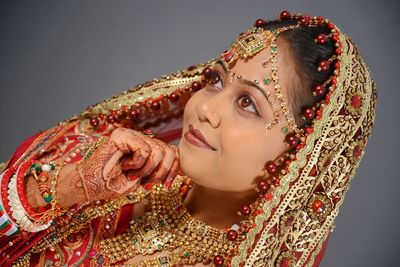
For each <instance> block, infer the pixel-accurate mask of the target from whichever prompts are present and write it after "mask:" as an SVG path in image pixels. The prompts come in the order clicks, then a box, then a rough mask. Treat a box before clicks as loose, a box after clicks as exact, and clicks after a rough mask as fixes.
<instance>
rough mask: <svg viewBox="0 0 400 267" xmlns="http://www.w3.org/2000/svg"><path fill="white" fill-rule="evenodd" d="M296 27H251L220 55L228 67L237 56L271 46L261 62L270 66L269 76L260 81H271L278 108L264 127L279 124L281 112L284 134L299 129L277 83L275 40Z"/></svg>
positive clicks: (251, 53) (267, 83) (248, 54)
mask: <svg viewBox="0 0 400 267" xmlns="http://www.w3.org/2000/svg"><path fill="white" fill-rule="evenodd" d="M296 27H297V25H294V26H288V27H283V28H279V29H277V30H275V31H273V32H272V31H269V30H265V29H264V28H262V27H252V28H250V29H249V30H248V31H247V32H244V33H241V34H240V35H239V38H238V39H237V40H235V41H234V42H233V43H232V45H231V48H230V49H229V50H227V51H225V52H224V53H223V55H222V58H223V60H224V61H225V62H226V64H227V65H228V66H229V67H231V66H233V65H234V64H235V63H236V61H237V60H238V59H239V58H241V59H244V60H246V59H248V58H251V57H253V56H254V55H256V54H258V53H259V52H260V51H262V50H264V49H265V48H267V47H268V46H270V47H271V55H270V57H269V58H268V59H266V60H265V61H263V63H262V67H263V68H266V67H268V66H269V65H270V66H271V76H270V77H265V78H264V79H263V82H262V83H263V85H265V86H267V85H269V84H271V83H273V85H274V96H275V98H276V99H278V101H279V110H275V111H274V119H273V121H272V122H270V123H268V124H267V125H266V129H268V130H270V129H272V128H273V127H274V126H275V125H278V124H280V123H281V122H282V120H280V114H279V113H282V114H283V115H284V116H285V118H286V121H287V123H288V125H287V126H285V127H283V128H282V132H283V133H284V134H287V133H288V132H289V130H292V131H294V132H296V133H297V132H299V131H300V130H299V128H298V127H297V125H296V123H295V121H294V117H293V115H292V114H291V112H290V111H289V108H288V107H287V104H286V102H285V100H284V96H283V94H282V91H281V86H280V84H279V78H278V67H277V62H278V59H277V45H276V40H277V37H278V35H279V34H280V33H281V32H283V31H286V30H288V29H294V28H296ZM269 63H270V64H269Z"/></svg>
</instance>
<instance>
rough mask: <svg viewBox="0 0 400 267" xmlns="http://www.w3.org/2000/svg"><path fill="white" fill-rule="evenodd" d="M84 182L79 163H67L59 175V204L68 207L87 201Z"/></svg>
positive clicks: (57, 190) (57, 189)
mask: <svg viewBox="0 0 400 267" xmlns="http://www.w3.org/2000/svg"><path fill="white" fill-rule="evenodd" d="M82 183H83V182H82V180H81V177H80V175H79V172H78V170H77V164H76V163H73V164H67V165H65V166H64V167H63V168H62V169H61V170H60V173H59V176H58V182H57V188H56V192H57V194H56V198H57V199H56V200H57V203H58V205H60V207H62V208H68V207H70V206H72V205H74V204H77V203H82V202H86V201H87V198H86V195H85V191H84V188H83V184H82Z"/></svg>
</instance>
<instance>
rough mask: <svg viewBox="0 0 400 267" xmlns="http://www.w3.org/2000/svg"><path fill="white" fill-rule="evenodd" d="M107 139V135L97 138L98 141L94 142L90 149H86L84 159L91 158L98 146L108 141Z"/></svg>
mask: <svg viewBox="0 0 400 267" xmlns="http://www.w3.org/2000/svg"><path fill="white" fill-rule="evenodd" d="M107 139H108V138H107V137H105V136H102V137H100V138H99V139H97V140H96V142H94V143H93V145H91V146H90V147H89V149H88V150H87V151H86V153H85V155H84V156H83V160H87V159H88V158H90V156H91V155H92V154H93V152H94V151H95V150H96V148H98V147H99V146H100V145H101V144H102V143H104V142H105V141H107Z"/></svg>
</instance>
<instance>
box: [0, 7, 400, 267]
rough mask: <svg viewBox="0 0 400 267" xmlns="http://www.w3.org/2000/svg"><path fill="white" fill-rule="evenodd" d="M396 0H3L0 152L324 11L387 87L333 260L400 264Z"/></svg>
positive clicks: (332, 246)
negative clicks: (267, 25)
mask: <svg viewBox="0 0 400 267" xmlns="http://www.w3.org/2000/svg"><path fill="white" fill-rule="evenodd" d="M399 6H400V5H399V4H397V3H396V1H349V0H336V1H321V0H320V1H317V0H314V1H149V0H146V1H133V0H132V1H126V0H118V1H111V0H109V1H100V0H96V1H87V0H86V1H55V0H52V1H15V0H13V1H11V0H10V1H0V100H1V103H0V125H1V126H0V127H1V131H0V161H6V160H7V159H8V157H9V156H10V155H11V154H12V152H13V151H14V150H15V149H16V147H17V146H18V144H19V143H20V142H21V141H22V140H23V139H25V138H27V137H29V136H30V135H32V134H34V133H36V132H37V131H39V130H40V129H47V128H49V127H51V126H53V125H54V124H56V123H57V122H58V121H60V120H63V119H64V118H67V117H69V116H70V115H72V114H74V113H78V112H80V111H81V110H82V109H84V108H85V107H87V106H88V105H90V104H93V103H96V102H98V101H101V100H102V99H104V98H107V97H109V96H111V95H114V94H118V93H119V92H120V91H122V90H124V89H127V88H129V87H131V86H133V85H135V84H137V83H141V82H145V81H147V80H150V79H152V78H154V77H158V76H160V75H161V74H168V73H170V72H172V71H175V70H178V69H181V68H184V67H187V66H190V65H192V64H193V63H199V62H203V61H206V60H208V59H210V58H212V57H214V56H217V55H218V54H219V53H220V52H222V51H224V50H225V49H226V48H228V46H229V45H230V43H231V42H232V41H233V40H234V39H235V38H236V36H237V35H238V34H239V33H240V32H242V31H244V30H246V29H247V28H248V27H249V26H250V25H251V24H252V23H253V22H254V21H255V20H256V19H257V18H259V17H261V18H266V19H270V18H273V17H275V16H276V15H277V14H278V13H279V12H280V11H282V10H285V9H287V10H289V11H292V12H294V13H308V14H310V15H322V16H324V17H327V18H330V19H331V20H332V21H333V22H335V23H336V24H337V25H338V26H339V28H341V29H342V31H343V32H345V33H347V34H349V35H350V36H351V37H352V39H353V40H354V41H355V42H356V43H357V44H358V47H359V49H360V51H361V53H362V55H363V56H364V59H365V61H366V62H367V64H368V66H369V67H370V69H371V71H372V73H373V77H374V78H375V80H376V82H377V87H378V110H377V117H376V125H375V129H374V131H373V135H372V138H371V139H370V142H369V143H368V145H367V149H366V154H365V156H364V159H363V161H362V162H361V165H360V168H359V169H358V172H357V175H356V177H355V179H354V180H353V182H352V186H351V188H350V191H349V193H348V194H347V197H346V201H345V203H344V205H343V206H342V209H341V212H340V214H339V216H338V218H337V220H336V224H335V225H336V228H335V230H334V232H333V234H332V235H331V240H330V242H329V245H328V248H327V251H326V255H325V258H324V260H323V262H322V264H321V266H322V267H331V266H332V267H336V266H349V267H353V266H365V267H366V266H400V264H399V263H398V261H399V260H398V258H397V257H398V254H399V252H400V249H399V245H398V243H399V240H400V230H399V222H398V221H399V215H400V214H399V201H398V196H399V195H398V188H399V186H400V175H399V173H398V168H397V167H398V166H399V158H398V152H397V151H398V150H399V137H398V132H399V119H398V117H399V111H398V107H399V105H398V102H399V99H400V93H399V91H400V86H399V84H398V80H399V79H398V78H399V73H398V71H397V70H398V65H399V63H400V61H399V49H398V45H399V30H398V25H399V24H398V22H399V19H398V9H399Z"/></svg>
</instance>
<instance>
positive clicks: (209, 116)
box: [196, 97, 221, 128]
mask: <svg viewBox="0 0 400 267" xmlns="http://www.w3.org/2000/svg"><path fill="white" fill-rule="evenodd" d="M218 106H221V103H220V101H217V98H216V97H215V98H213V99H205V100H203V101H200V102H199V103H197V105H196V113H197V116H198V117H199V120H200V121H201V122H207V121H208V122H209V123H210V124H211V126H212V127H213V128H217V127H218V126H219V125H220V124H221V116H220V113H219V112H218V108H217V107H218Z"/></svg>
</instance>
